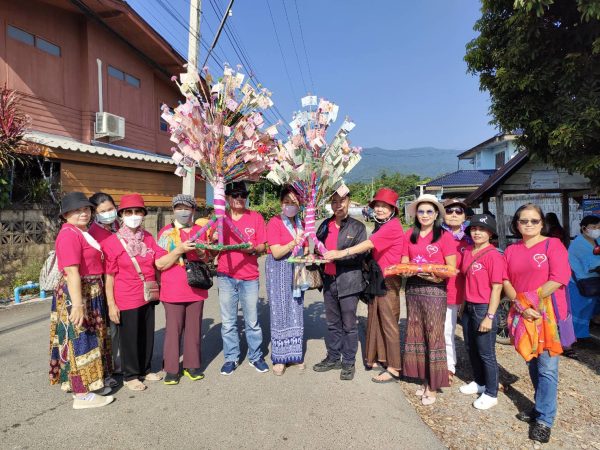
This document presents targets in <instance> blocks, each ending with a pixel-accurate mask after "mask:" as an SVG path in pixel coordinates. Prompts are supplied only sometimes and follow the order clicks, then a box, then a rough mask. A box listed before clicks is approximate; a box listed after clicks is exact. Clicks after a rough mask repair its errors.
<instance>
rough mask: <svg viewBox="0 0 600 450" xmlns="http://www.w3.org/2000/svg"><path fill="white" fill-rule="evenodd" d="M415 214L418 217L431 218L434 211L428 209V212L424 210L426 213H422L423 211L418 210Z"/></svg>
mask: <svg viewBox="0 0 600 450" xmlns="http://www.w3.org/2000/svg"><path fill="white" fill-rule="evenodd" d="M417 214H418V215H419V216H433V215H434V214H435V211H434V210H433V209H428V210H426V211H424V210H422V209H419V210H418V211H417Z"/></svg>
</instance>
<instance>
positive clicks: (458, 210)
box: [446, 206, 465, 215]
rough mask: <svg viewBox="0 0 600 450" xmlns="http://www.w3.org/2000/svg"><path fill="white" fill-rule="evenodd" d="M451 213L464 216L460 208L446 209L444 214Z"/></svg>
mask: <svg viewBox="0 0 600 450" xmlns="http://www.w3.org/2000/svg"><path fill="white" fill-rule="evenodd" d="M452 213H455V214H458V215H460V214H464V213H465V210H464V209H463V208H461V207H460V206H453V207H450V208H446V214H452Z"/></svg>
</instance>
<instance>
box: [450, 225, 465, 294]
mask: <svg viewBox="0 0 600 450" xmlns="http://www.w3.org/2000/svg"><path fill="white" fill-rule="evenodd" d="M448 234H450V233H448ZM451 236H452V235H451ZM452 243H453V244H454V246H455V250H456V267H457V268H460V265H461V263H462V260H463V254H464V252H465V250H466V249H467V247H468V246H469V244H467V242H466V241H465V240H464V239H462V240H460V241H457V240H456V239H454V237H452ZM446 292H447V296H448V297H447V300H448V301H447V303H448V304H449V305H460V304H461V303H462V302H463V300H464V299H465V277H464V275H463V274H462V272H461V273H459V274H458V275H456V276H455V277H450V278H448V279H447V280H446Z"/></svg>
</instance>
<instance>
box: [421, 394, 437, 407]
mask: <svg viewBox="0 0 600 450" xmlns="http://www.w3.org/2000/svg"><path fill="white" fill-rule="evenodd" d="M436 398H437V396H436V397H429V396H428V395H423V397H421V404H422V405H423V406H431V405H433V404H434V403H435V400H436Z"/></svg>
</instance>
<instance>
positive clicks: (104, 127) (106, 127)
mask: <svg viewBox="0 0 600 450" xmlns="http://www.w3.org/2000/svg"><path fill="white" fill-rule="evenodd" d="M100 137H108V138H109V140H110V141H118V140H119V139H124V138H125V118H123V117H119V116H115V115H114V114H110V113H107V112H97V113H96V125H95V130H94V138H95V139H97V138H100Z"/></svg>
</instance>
